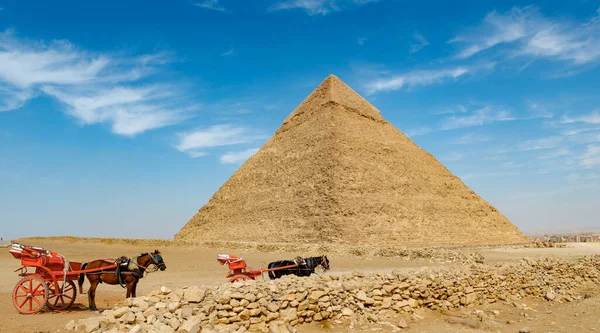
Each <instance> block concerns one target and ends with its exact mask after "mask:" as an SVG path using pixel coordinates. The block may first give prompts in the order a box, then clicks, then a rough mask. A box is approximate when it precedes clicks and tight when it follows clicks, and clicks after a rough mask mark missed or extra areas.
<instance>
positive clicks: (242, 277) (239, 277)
mask: <svg viewBox="0 0 600 333" xmlns="http://www.w3.org/2000/svg"><path fill="white" fill-rule="evenodd" d="M247 280H254V278H251V277H249V276H248V275H244V274H238V275H234V276H233V277H232V278H231V279H229V282H231V283H233V282H241V281H247Z"/></svg>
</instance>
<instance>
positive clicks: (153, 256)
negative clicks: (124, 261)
mask: <svg viewBox="0 0 600 333" xmlns="http://www.w3.org/2000/svg"><path fill="white" fill-rule="evenodd" d="M137 262H138V265H140V266H142V267H144V268H148V266H150V265H154V266H155V267H156V269H160V270H161V271H164V270H165V269H167V265H165V262H164V261H163V257H162V255H161V254H160V252H159V251H158V250H154V252H152V253H142V254H141V255H140V256H139V257H138V259H137Z"/></svg>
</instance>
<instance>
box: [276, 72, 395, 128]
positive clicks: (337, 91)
mask: <svg viewBox="0 0 600 333" xmlns="http://www.w3.org/2000/svg"><path fill="white" fill-rule="evenodd" d="M331 102H333V103H334V104H336V105H339V106H341V107H344V108H346V109H347V110H349V111H350V112H352V113H357V114H360V115H362V116H365V117H367V118H371V119H373V120H376V121H380V122H386V121H385V119H383V117H381V115H380V113H379V110H377V108H375V107H374V106H373V105H371V103H369V102H368V101H367V100H366V99H364V98H363V97H362V96H360V94H358V93H357V92H356V91H354V90H353V89H352V88H350V86H348V85H347V84H346V83H345V82H344V81H342V80H341V79H340V78H338V77H337V76H335V75H334V74H329V75H328V76H327V77H326V78H325V80H323V81H322V82H321V83H320V84H319V86H318V87H317V88H316V89H315V90H314V91H313V92H312V93H311V94H310V95H308V97H307V98H306V99H305V100H304V101H303V102H302V104H300V105H299V106H298V107H297V108H296V109H295V110H294V112H292V113H291V114H290V115H289V116H288V117H287V118H286V119H285V120H284V122H283V123H284V124H289V123H290V122H291V121H292V120H294V119H295V120H296V122H298V121H299V122H302V121H304V119H306V117H307V116H308V117H309V116H310V115H314V114H316V112H317V111H318V110H320V109H321V106H322V105H323V104H326V103H331Z"/></svg>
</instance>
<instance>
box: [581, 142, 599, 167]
mask: <svg viewBox="0 0 600 333" xmlns="http://www.w3.org/2000/svg"><path fill="white" fill-rule="evenodd" d="M580 165H581V166H582V167H583V168H592V167H596V166H600V145H598V144H594V145H589V146H587V148H586V151H585V152H584V153H583V155H582V156H581V159H580Z"/></svg>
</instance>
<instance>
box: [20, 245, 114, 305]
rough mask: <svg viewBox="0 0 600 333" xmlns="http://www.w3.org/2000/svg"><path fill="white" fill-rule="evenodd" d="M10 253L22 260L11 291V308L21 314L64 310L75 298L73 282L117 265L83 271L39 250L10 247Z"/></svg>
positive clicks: (63, 258) (23, 246)
mask: <svg viewBox="0 0 600 333" xmlns="http://www.w3.org/2000/svg"><path fill="white" fill-rule="evenodd" d="M9 251H10V253H11V254H12V256H13V257H15V259H20V260H21V267H20V268H19V269H17V270H15V272H19V276H21V280H20V281H19V282H17V285H16V286H15V289H14V290H13V304H14V306H15V308H17V310H19V312H20V313H22V314H34V313H38V312H40V311H41V310H42V309H43V308H44V306H48V308H50V309H52V310H66V309H68V308H70V307H71V305H73V303H74V302H75V298H76V296H77V289H76V288H75V283H74V282H73V281H74V280H77V279H78V278H79V276H80V274H85V273H92V272H102V271H109V270H114V269H115V268H116V267H117V265H116V264H115V265H113V266H107V267H101V268H97V269H88V270H82V269H81V263H80V262H72V261H71V262H70V261H68V260H67V259H66V258H65V257H64V256H62V255H60V254H58V253H56V252H52V251H48V250H46V249H43V248H41V247H34V246H27V245H21V244H13V245H12V247H11V248H10V250H9Z"/></svg>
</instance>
